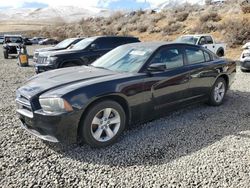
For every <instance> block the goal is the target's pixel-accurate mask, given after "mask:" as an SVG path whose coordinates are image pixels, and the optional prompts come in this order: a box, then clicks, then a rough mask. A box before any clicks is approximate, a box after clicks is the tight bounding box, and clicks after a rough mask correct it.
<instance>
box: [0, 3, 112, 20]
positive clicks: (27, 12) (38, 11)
mask: <svg viewBox="0 0 250 188" xmlns="http://www.w3.org/2000/svg"><path fill="white" fill-rule="evenodd" d="M111 13H112V11H110V10H107V9H100V8H95V7H86V8H83V7H76V6H59V7H46V8H10V9H6V10H5V11H1V12H0V21H12V22H13V21H17V20H19V19H20V17H21V18H22V21H36V22H49V23H54V22H56V23H57V22H75V21H79V20H81V19H82V18H87V17H99V16H101V17H108V16H110V15H111Z"/></svg>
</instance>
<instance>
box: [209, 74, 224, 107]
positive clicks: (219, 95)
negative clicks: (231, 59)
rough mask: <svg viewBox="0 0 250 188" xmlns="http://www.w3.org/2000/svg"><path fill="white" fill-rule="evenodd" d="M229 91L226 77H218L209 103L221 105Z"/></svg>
mask: <svg viewBox="0 0 250 188" xmlns="http://www.w3.org/2000/svg"><path fill="white" fill-rule="evenodd" d="M226 92H227V84H226V81H225V79H224V78H218V79H217V80H216V82H215V83H214V85H213V87H212V90H211V93H210V96H209V100H208V104H209V105H211V106H220V105H221V104H222V103H223V102H224V99H225V95H226Z"/></svg>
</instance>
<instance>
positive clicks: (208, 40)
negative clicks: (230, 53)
mask: <svg viewBox="0 0 250 188" xmlns="http://www.w3.org/2000/svg"><path fill="white" fill-rule="evenodd" d="M176 41H177V42H180V43H188V44H196V45H200V46H203V47H204V48H207V49H209V50H210V51H212V52H214V53H215V54H216V55H218V56H219V57H222V56H224V55H225V52H226V44H225V43H216V42H215V41H214V39H213V37H212V36H211V35H183V36H181V37H179V38H178V39H177V40H176Z"/></svg>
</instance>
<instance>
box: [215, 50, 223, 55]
mask: <svg viewBox="0 0 250 188" xmlns="http://www.w3.org/2000/svg"><path fill="white" fill-rule="evenodd" d="M216 55H217V56H219V57H223V56H224V51H223V50H219V51H218V52H217V53H216Z"/></svg>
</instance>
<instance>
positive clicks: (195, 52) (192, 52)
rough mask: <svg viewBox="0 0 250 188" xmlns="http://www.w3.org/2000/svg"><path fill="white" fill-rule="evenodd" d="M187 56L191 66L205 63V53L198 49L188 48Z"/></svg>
mask: <svg viewBox="0 0 250 188" xmlns="http://www.w3.org/2000/svg"><path fill="white" fill-rule="evenodd" d="M185 51H186V55H187V60H188V63H189V64H197V63H203V62H205V61H206V60H205V57H204V53H203V51H202V50H200V49H198V48H186V50H185Z"/></svg>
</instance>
